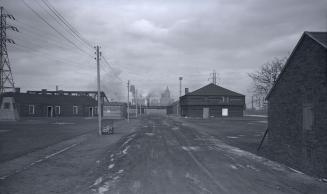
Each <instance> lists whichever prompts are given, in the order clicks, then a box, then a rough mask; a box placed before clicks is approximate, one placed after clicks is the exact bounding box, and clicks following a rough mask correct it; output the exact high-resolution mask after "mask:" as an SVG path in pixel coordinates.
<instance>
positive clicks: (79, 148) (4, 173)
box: [0, 120, 139, 194]
mask: <svg viewBox="0 0 327 194" xmlns="http://www.w3.org/2000/svg"><path fill="white" fill-rule="evenodd" d="M138 125H139V120H131V121H130V123H128V122H127V121H119V122H117V123H115V134H114V135H104V136H98V135H97V134H96V132H95V133H89V134H86V135H83V136H80V137H77V138H74V139H70V140H67V141H64V142H61V143H60V144H56V145H54V146H50V147H48V148H46V149H43V150H39V151H36V152H33V153H31V154H28V155H25V156H22V157H20V158H16V159H15V160H11V161H8V162H6V163H3V164H1V168H0V177H2V180H0V193H1V194H6V193H10V194H12V193H35V194H37V193H40V194H41V193H42V194H43V193H79V191H80V190H84V189H85V188H87V187H88V186H89V183H90V182H92V181H94V178H95V175H94V171H95V169H96V167H97V166H99V165H100V164H101V162H102V160H103V158H104V157H105V155H106V151H107V150H108V149H109V147H110V146H111V145H112V144H114V143H116V142H117V141H118V140H119V139H121V138H122V137H123V136H126V135H128V134H130V133H133V132H134V131H135V130H136V128H137V127H138Z"/></svg>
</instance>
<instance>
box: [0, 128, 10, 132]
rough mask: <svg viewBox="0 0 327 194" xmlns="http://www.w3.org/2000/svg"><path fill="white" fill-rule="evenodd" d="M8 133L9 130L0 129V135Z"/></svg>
mask: <svg viewBox="0 0 327 194" xmlns="http://www.w3.org/2000/svg"><path fill="white" fill-rule="evenodd" d="M8 131H10V130H4V129H1V130H0V133H5V132H8Z"/></svg>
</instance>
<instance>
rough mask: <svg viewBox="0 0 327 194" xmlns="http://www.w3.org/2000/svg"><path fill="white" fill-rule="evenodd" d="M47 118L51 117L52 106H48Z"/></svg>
mask: <svg viewBox="0 0 327 194" xmlns="http://www.w3.org/2000/svg"><path fill="white" fill-rule="evenodd" d="M47 116H48V117H53V108H52V106H48V109H47Z"/></svg>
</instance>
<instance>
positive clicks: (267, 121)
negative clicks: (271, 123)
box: [256, 121, 268, 123]
mask: <svg viewBox="0 0 327 194" xmlns="http://www.w3.org/2000/svg"><path fill="white" fill-rule="evenodd" d="M256 122H258V123H268V121H256Z"/></svg>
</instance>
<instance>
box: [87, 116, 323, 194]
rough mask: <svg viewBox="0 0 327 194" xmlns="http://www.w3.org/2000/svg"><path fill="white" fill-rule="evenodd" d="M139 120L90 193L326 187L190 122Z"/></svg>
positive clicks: (112, 153)
mask: <svg viewBox="0 0 327 194" xmlns="http://www.w3.org/2000/svg"><path fill="white" fill-rule="evenodd" d="M141 123H142V124H141V126H140V127H139V128H138V130H137V132H135V133H133V134H131V135H129V136H127V137H125V138H123V139H122V140H121V141H120V142H119V143H117V144H116V145H115V147H113V148H112V149H111V150H110V151H109V152H108V154H107V155H106V158H105V162H104V163H103V166H102V167H101V168H99V170H98V172H97V174H98V176H97V177H98V178H97V179H96V180H94V183H93V185H92V186H91V187H90V190H91V191H93V193H142V194H147V193H160V194H161V193H178V194H181V193H229V194H234V193H258V194H262V193H267V194H269V193H288V194H292V193H325V192H326V191H327V185H326V183H323V182H320V181H318V180H316V179H313V178H311V177H309V176H306V175H303V174H301V173H299V172H296V171H294V170H291V169H289V168H287V167H285V166H283V165H280V164H278V163H274V162H272V161H269V160H267V159H264V158H262V157H259V156H256V155H254V154H251V153H249V152H247V151H243V150H241V149H238V148H236V147H232V146H230V145H227V144H225V143H224V142H223V141H221V140H219V138H217V137H215V136H213V135H210V134H208V133H206V132H204V131H202V130H201V129H200V128H197V127H196V126H195V125H193V124H192V125H189V124H185V123H182V122H179V121H178V120H174V119H171V118H168V117H162V116H150V117H143V118H142V121H141ZM85 193H89V192H85Z"/></svg>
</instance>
